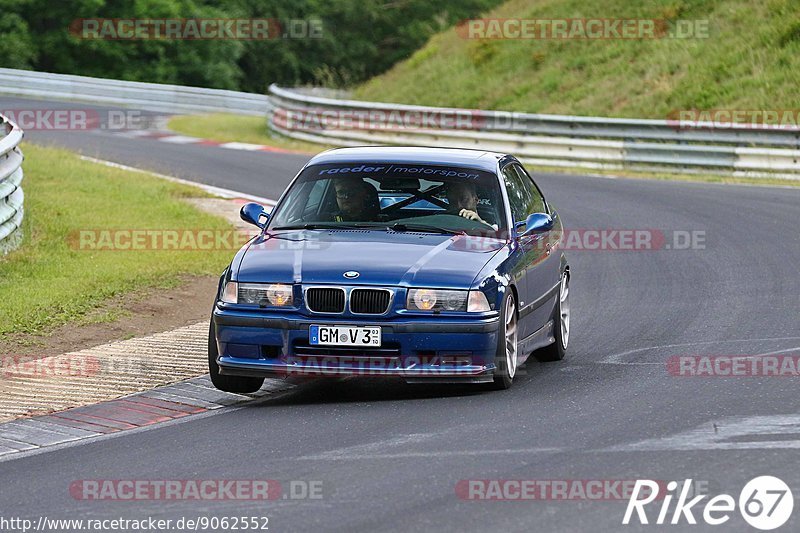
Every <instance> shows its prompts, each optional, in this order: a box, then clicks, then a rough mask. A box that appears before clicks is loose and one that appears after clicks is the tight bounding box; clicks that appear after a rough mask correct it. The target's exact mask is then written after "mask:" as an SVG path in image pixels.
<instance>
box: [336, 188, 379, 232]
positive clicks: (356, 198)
mask: <svg viewBox="0 0 800 533" xmlns="http://www.w3.org/2000/svg"><path fill="white" fill-rule="evenodd" d="M333 186H334V188H335V189H336V203H337V205H338V206H339V212H338V213H335V214H334V220H335V221H336V222H375V221H377V219H378V214H379V213H380V210H381V208H380V201H379V200H378V191H377V189H375V187H374V186H373V185H372V184H370V183H367V182H366V181H364V180H362V179H361V178H338V179H336V181H335V182H334V185H333Z"/></svg>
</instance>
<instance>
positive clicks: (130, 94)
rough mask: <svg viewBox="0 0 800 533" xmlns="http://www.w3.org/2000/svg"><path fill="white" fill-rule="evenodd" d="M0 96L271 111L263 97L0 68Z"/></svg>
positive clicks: (182, 109)
mask: <svg viewBox="0 0 800 533" xmlns="http://www.w3.org/2000/svg"><path fill="white" fill-rule="evenodd" d="M0 94H8V95H15V96H33V97H36V98H46V99H57V100H69V101H77V102H87V103H92V104H111V105H120V106H127V107H136V108H139V109H145V110H148V111H157V112H163V113H237V114H242V115H263V114H264V113H267V112H269V111H270V103H269V100H268V98H267V97H266V96H265V95H263V94H253V93H243V92H238V91H225V90H221V89H205V88H202V87H183V86H180V85H165V84H161V83H143V82H138V81H123V80H112V79H106V78H89V77H86V76H72V75H68V74H52V73H49V72H33V71H30V70H17V69H10V68H0Z"/></svg>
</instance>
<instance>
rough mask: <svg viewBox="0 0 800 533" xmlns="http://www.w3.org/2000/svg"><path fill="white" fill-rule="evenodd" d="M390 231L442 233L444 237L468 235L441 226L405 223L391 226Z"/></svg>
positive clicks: (461, 231) (462, 231) (464, 232)
mask: <svg viewBox="0 0 800 533" xmlns="http://www.w3.org/2000/svg"><path fill="white" fill-rule="evenodd" d="M389 229H391V230H392V231H397V232H403V231H421V232H425V233H441V234H444V235H465V234H466V233H467V232H466V231H464V230H459V229H449V228H443V227H441V226H431V225H428V224H405V223H403V222H397V223H396V224H394V225H392V226H389Z"/></svg>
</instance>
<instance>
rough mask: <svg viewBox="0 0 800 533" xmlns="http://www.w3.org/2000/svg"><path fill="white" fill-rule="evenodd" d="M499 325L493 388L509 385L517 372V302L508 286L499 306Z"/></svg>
mask: <svg viewBox="0 0 800 533" xmlns="http://www.w3.org/2000/svg"><path fill="white" fill-rule="evenodd" d="M500 309H501V312H500V327H499V328H498V329H497V332H498V335H497V352H496V353H495V358H494V364H495V368H496V369H495V371H494V382H493V383H492V384H491V385H492V389H494V390H505V389H508V388H509V387H511V384H512V383H513V382H514V376H515V375H516V373H517V364H518V361H519V347H518V346H517V340H518V339H517V318H518V317H517V303H516V300H515V298H514V293H513V292H512V290H511V288H510V287H509V289H508V291H507V292H506V295H505V297H504V298H503V304H502V306H501V307H500Z"/></svg>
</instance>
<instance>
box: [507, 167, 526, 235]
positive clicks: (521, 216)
mask: <svg viewBox="0 0 800 533" xmlns="http://www.w3.org/2000/svg"><path fill="white" fill-rule="evenodd" d="M503 180H504V181H505V182H506V193H508V204H509V206H510V207H511V218H513V219H514V220H513V222H514V223H516V222H520V221H522V220H525V199H524V197H523V190H522V188H523V187H522V182H521V181H520V179H519V176H518V175H517V173H516V171H515V170H514V167H513V166H512V165H509V166H507V167H506V168H504V169H503Z"/></svg>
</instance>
